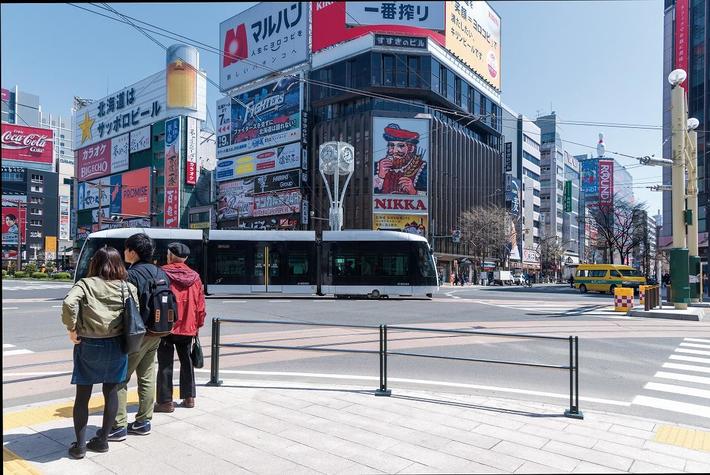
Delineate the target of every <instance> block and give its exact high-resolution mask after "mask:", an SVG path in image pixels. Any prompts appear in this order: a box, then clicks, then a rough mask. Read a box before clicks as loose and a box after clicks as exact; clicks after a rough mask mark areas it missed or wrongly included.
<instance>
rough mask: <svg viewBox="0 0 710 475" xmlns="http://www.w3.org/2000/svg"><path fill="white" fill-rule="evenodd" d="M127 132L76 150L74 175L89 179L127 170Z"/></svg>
mask: <svg viewBox="0 0 710 475" xmlns="http://www.w3.org/2000/svg"><path fill="white" fill-rule="evenodd" d="M128 151H129V137H128V134H124V135H120V136H118V137H114V138H112V139H108V140H103V141H101V142H97V143H96V144H94V145H92V146H90V147H84V148H81V149H78V150H77V151H76V159H75V167H76V177H77V179H78V180H79V181H85V180H91V179H92V178H99V177H102V176H106V175H112V174H114V173H118V172H122V171H124V170H128V157H129V153H128Z"/></svg>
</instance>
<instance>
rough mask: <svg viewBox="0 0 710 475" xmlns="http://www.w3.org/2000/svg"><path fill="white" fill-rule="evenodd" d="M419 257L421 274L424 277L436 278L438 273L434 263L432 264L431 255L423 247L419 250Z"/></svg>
mask: <svg viewBox="0 0 710 475" xmlns="http://www.w3.org/2000/svg"><path fill="white" fill-rule="evenodd" d="M417 256H418V258H419V272H420V273H421V274H422V277H433V276H436V271H435V270H434V263H433V262H432V259H431V255H430V254H429V252H428V250H427V249H424V248H422V247H418V248H417Z"/></svg>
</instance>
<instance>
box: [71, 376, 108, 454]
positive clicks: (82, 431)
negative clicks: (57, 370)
mask: <svg viewBox="0 0 710 475" xmlns="http://www.w3.org/2000/svg"><path fill="white" fill-rule="evenodd" d="M93 387H94V386H93V385H92V384H86V385H84V384H77V385H76V399H75V400H74V433H75V434H76V442H77V444H78V445H79V447H84V446H85V445H86V424H87V423H88V422H89V399H90V398H91V390H92V389H93ZM102 390H103V393H104V420H103V425H102V427H101V432H102V434H101V435H102V439H103V440H106V438H107V437H108V434H109V432H111V426H112V425H113V421H114V419H116V413H117V412H118V384H117V383H103V387H102Z"/></svg>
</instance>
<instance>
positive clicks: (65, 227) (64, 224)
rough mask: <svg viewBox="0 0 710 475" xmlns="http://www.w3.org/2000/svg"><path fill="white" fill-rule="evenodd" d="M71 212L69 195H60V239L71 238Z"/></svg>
mask: <svg viewBox="0 0 710 475" xmlns="http://www.w3.org/2000/svg"><path fill="white" fill-rule="evenodd" d="M70 213H71V207H70V204H69V196H60V197H59V239H61V240H63V241H67V240H69V239H70V237H69V236H70V234H69V233H70V230H71V229H70Z"/></svg>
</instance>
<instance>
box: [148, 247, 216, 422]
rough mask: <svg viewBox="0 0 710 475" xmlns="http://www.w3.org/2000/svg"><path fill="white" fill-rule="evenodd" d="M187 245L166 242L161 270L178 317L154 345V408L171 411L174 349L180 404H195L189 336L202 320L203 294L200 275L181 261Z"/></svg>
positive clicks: (197, 331)
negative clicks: (165, 261) (163, 272)
mask: <svg viewBox="0 0 710 475" xmlns="http://www.w3.org/2000/svg"><path fill="white" fill-rule="evenodd" d="M188 257H190V248H189V247H187V246H186V245H185V244H183V243H180V242H173V243H171V244H169V245H168V263H167V264H166V265H164V266H163V270H164V271H165V273H166V274H168V277H170V289H171V290H172V291H173V294H175V298H176V299H177V307H178V317H177V323H176V324H175V326H173V329H172V332H171V333H170V335H168V336H164V337H163V338H162V339H161V341H160V346H159V347H158V393H157V401H158V402H157V404H156V405H155V408H154V412H173V411H174V410H175V405H174V404H173V364H174V351H175V350H177V354H178V359H179V360H180V399H182V400H183V401H182V403H180V407H187V408H192V407H195V397H196V391H195V371H194V369H193V367H192V361H191V359H190V349H191V347H192V343H193V339H194V338H195V337H197V335H198V333H199V331H200V328H202V326H203V325H204V324H205V315H206V311H205V294H204V289H203V286H202V280H201V279H200V275H199V274H198V273H197V272H195V271H194V270H192V269H190V267H188V265H187V264H185V261H186V260H187V258H188Z"/></svg>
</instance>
